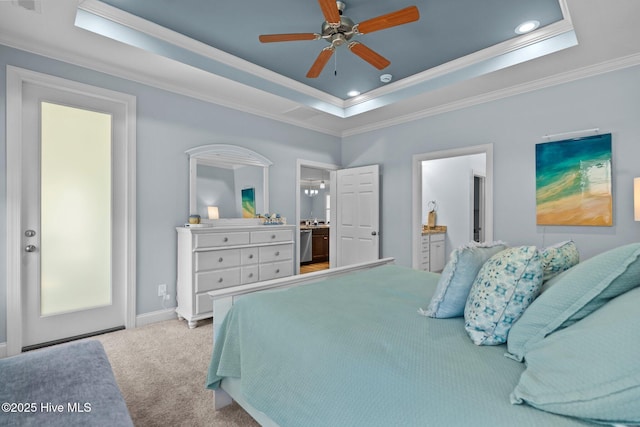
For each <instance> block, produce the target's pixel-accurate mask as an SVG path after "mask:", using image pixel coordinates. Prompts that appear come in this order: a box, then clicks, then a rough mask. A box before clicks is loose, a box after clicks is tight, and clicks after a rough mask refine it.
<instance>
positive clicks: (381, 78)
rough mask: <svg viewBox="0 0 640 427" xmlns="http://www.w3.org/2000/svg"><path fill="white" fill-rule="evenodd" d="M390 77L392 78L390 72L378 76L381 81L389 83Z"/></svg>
mask: <svg viewBox="0 0 640 427" xmlns="http://www.w3.org/2000/svg"><path fill="white" fill-rule="evenodd" d="M392 78H393V76H392V75H391V74H383V75H381V76H380V81H381V82H382V83H389V82H390V81H391V79H392Z"/></svg>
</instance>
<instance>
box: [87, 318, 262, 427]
mask: <svg viewBox="0 0 640 427" xmlns="http://www.w3.org/2000/svg"><path fill="white" fill-rule="evenodd" d="M212 330H213V326H212V323H211V321H208V322H207V321H200V322H199V323H198V327H197V328H195V329H189V328H188V327H187V324H186V323H185V322H184V321H182V322H181V321H178V320H177V319H176V320H168V321H165V322H159V323H154V324H151V325H146V326H143V327H140V328H135V329H127V330H122V331H117V332H111V333H108V334H104V335H99V336H97V337H94V338H92V339H98V340H100V341H101V342H102V344H103V345H104V348H105V351H106V352H107V355H108V357H109V361H110V362H111V365H112V367H113V371H114V373H115V377H116V380H117V381H118V385H119V386H120V390H121V391H122V394H123V396H124V398H125V400H126V402H127V407H128V408H129V412H130V413H131V418H132V419H133V422H134V424H135V425H136V427H156V426H158V427H159V426H190V427H196V426H213V427H217V426H220V427H223V426H224V427H240V426H241V427H245V426H258V424H257V423H256V422H255V421H254V420H253V419H252V418H251V417H250V416H249V415H248V414H247V413H246V412H244V411H243V410H242V409H241V408H240V407H239V406H238V405H237V404H235V403H234V404H233V405H231V406H229V407H226V408H224V409H222V410H220V411H218V412H214V410H213V395H212V392H211V391H210V390H207V389H205V386H204V384H205V380H206V375H207V368H208V365H209V358H210V357H211V343H212V336H213V335H212V334H213V333H212Z"/></svg>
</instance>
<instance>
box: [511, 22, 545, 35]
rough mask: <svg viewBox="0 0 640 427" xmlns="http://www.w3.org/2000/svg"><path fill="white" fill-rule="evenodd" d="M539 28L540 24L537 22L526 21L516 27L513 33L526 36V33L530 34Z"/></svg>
mask: <svg viewBox="0 0 640 427" xmlns="http://www.w3.org/2000/svg"><path fill="white" fill-rule="evenodd" d="M539 26H540V22H539V21H526V22H523V23H522V24H520V25H518V26H517V27H516V29H515V31H516V34H526V33H530V32H531V31H533V30H535V29H536V28H538V27H539Z"/></svg>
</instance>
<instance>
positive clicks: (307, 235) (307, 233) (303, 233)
mask: <svg viewBox="0 0 640 427" xmlns="http://www.w3.org/2000/svg"><path fill="white" fill-rule="evenodd" d="M311 260H312V254H311V230H300V262H301V263H302V262H311Z"/></svg>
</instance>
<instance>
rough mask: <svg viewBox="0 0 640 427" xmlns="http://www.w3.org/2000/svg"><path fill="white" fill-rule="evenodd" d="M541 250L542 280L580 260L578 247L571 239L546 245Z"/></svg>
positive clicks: (544, 280) (553, 275)
mask: <svg viewBox="0 0 640 427" xmlns="http://www.w3.org/2000/svg"><path fill="white" fill-rule="evenodd" d="M541 252H542V254H541V256H542V271H543V276H542V281H543V282H546V281H547V280H549V279H551V278H552V277H555V276H557V275H558V274H560V273H562V272H563V271H566V270H568V269H570V268H571V267H573V266H574V265H576V264H577V263H578V262H580V253H579V252H578V248H577V247H576V244H575V243H574V242H573V241H571V240H568V241H566V242H561V243H558V244H556V245H553V246H549V247H546V248H544V249H543V250H542V251H541Z"/></svg>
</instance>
